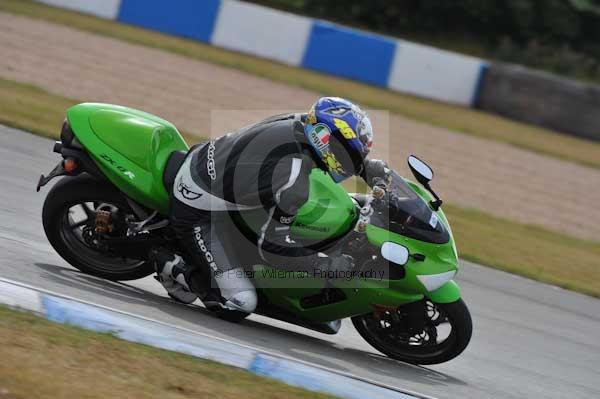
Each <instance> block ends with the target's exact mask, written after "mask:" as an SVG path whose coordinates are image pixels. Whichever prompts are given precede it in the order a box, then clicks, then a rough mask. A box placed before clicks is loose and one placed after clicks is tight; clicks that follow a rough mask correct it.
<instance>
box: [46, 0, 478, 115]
mask: <svg viewBox="0 0 600 399" xmlns="http://www.w3.org/2000/svg"><path fill="white" fill-rule="evenodd" d="M38 1H41V2H43V3H46V4H50V5H53V6H58V7H64V8H69V9H72V10H77V11H81V12H84V13H89V14H93V15H96V16H99V17H102V18H108V19H113V20H118V21H120V22H123V23H127V24H132V25H137V26H142V27H144V28H148V29H153V30H157V31H160V32H164V33H168V34H172V35H177V36H182V37H187V38H191V39H194V40H199V41H202V42H206V43H210V44H212V45H215V46H218V47H223V48H226V49H230V50H235V51H240V52H244V53H247V54H252V55H255V56H258V57H263V58H267V59H271V60H275V61H278V62H282V63H285V64H289V65H293V66H300V67H304V68H309V69H313V70H316V71H319V72H324V73H328V74H332V75H336V76H341V77H345V78H349V79H354V80H358V81H361V82H365V83H369V84H372V85H377V86H381V87H386V88H389V89H392V90H396V91H400V92H404V93H409V94H414V95H417V96H422V97H427V98H432V99H436V100H441V101H446V102H450V103H456V104H461V105H465V106H473V105H474V104H475V101H476V99H477V97H478V95H479V88H480V82H481V79H482V76H483V74H484V73H485V70H486V68H487V63H486V62H485V61H484V60H481V59H478V58H474V57H468V56H464V55H460V54H456V53H451V52H448V51H443V50H440V49H436V48H433V47H429V46H423V45H419V44H416V43H411V42H408V41H405V40H398V39H394V38H389V37H386V36H382V35H376V34H372V33H368V32H365V31H362V30H357V29H350V28H347V27H344V26H341V25H337V24H332V23H329V22H325V21H320V20H315V19H311V18H307V17H303V16H298V15H294V14H290V13H287V12H283V11H279V10H274V9H271V8H267V7H264V6H260V5H256V4H251V3H245V2H242V1H238V0H38Z"/></svg>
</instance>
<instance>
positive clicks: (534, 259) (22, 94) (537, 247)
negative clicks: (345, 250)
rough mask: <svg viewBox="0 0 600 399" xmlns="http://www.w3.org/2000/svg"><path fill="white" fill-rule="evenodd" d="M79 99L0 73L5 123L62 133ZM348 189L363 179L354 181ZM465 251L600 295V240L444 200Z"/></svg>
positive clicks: (488, 261)
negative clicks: (68, 112)
mask: <svg viewBox="0 0 600 399" xmlns="http://www.w3.org/2000/svg"><path fill="white" fill-rule="evenodd" d="M77 102H78V101H76V100H72V99H68V98H64V97H59V96H55V95H53V94H50V93H48V92H46V91H44V90H41V89H38V88H36V87H33V86H30V85H25V84H21V83H14V82H10V81H6V80H2V79H0V123H2V124H5V125H9V126H13V127H16V128H20V129H24V130H29V131H31V132H34V133H37V134H39V135H42V136H45V137H51V138H58V136H59V130H60V126H61V123H62V120H63V119H64V114H65V109H66V108H68V107H69V106H71V105H73V104H76V103H77ZM187 140H188V142H190V140H198V138H197V137H194V138H191V137H188V139H187ZM346 186H347V189H349V190H352V191H356V190H358V191H360V190H361V189H362V188H364V184H363V185H360V184H359V182H354V181H350V182H348V184H346ZM444 210H445V211H446V213H447V215H448V217H449V219H450V223H451V225H452V228H453V230H454V234H455V237H456V240H457V246H458V248H459V254H460V256H461V257H463V258H465V259H468V260H472V261H475V262H478V263H482V264H484V265H488V266H491V267H494V268H498V269H502V270H506V271H509V272H511V273H515V274H520V275H522V276H526V277H530V278H533V279H536V280H540V281H544V282H548V283H552V284H556V285H559V286H561V287H564V288H568V289H571V290H575V291H579V292H582V293H585V294H589V295H593V296H597V297H600V243H598V242H588V241H583V240H580V239H576V238H571V237H568V236H564V235H560V234H557V233H554V232H550V231H547V230H544V229H542V228H540V227H535V226H528V225H524V224H519V223H516V222H513V221H509V220H503V219H499V218H496V217H492V216H490V215H487V214H485V213H483V212H480V211H476V210H471V209H464V208H461V207H457V206H453V205H444Z"/></svg>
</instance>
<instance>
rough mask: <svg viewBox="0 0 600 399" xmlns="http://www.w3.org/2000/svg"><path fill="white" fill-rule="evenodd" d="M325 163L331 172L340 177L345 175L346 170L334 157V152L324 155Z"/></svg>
mask: <svg viewBox="0 0 600 399" xmlns="http://www.w3.org/2000/svg"><path fill="white" fill-rule="evenodd" d="M323 161H325V165H327V168H328V169H329V170H330V171H332V172H335V173H337V174H340V175H341V174H343V173H344V168H343V167H342V164H341V163H340V162H339V161H338V160H337V159H336V157H335V155H333V153H332V152H325V153H323Z"/></svg>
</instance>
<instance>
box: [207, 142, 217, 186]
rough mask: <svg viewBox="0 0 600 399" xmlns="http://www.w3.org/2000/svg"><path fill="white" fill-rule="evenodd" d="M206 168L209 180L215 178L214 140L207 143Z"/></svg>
mask: <svg viewBox="0 0 600 399" xmlns="http://www.w3.org/2000/svg"><path fill="white" fill-rule="evenodd" d="M206 159H207V161H206V169H207V170H208V175H209V176H210V179H211V180H216V179H217V171H216V170H215V142H214V141H211V142H210V143H209V144H208V152H207V154H206Z"/></svg>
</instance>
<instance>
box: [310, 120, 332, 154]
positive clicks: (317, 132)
mask: <svg viewBox="0 0 600 399" xmlns="http://www.w3.org/2000/svg"><path fill="white" fill-rule="evenodd" d="M330 138H331V130H330V129H329V126H327V125H325V124H323V123H317V124H316V125H315V126H314V128H313V130H312V132H310V141H311V142H312V143H313V144H314V146H315V147H317V148H318V149H319V150H320V151H325V150H326V149H327V147H329V139H330Z"/></svg>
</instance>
